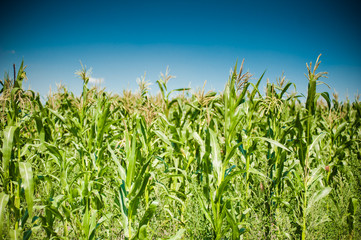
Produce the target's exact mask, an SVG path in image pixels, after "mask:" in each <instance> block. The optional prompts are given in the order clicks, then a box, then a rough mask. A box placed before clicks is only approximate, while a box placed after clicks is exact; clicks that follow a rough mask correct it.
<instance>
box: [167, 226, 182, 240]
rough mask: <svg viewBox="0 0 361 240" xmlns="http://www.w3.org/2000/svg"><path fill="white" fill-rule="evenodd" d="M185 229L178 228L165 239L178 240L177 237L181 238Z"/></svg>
mask: <svg viewBox="0 0 361 240" xmlns="http://www.w3.org/2000/svg"><path fill="white" fill-rule="evenodd" d="M185 231H186V230H185V229H183V228H182V229H179V230H178V232H177V233H176V234H175V235H173V236H172V237H170V238H168V239H167V240H179V239H182V237H183V235H184V233H185Z"/></svg>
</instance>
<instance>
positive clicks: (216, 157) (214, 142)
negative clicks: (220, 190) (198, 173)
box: [209, 129, 223, 185]
mask: <svg viewBox="0 0 361 240" xmlns="http://www.w3.org/2000/svg"><path fill="white" fill-rule="evenodd" d="M209 133H210V135H211V136H210V137H211V139H210V142H211V149H212V165H213V169H214V170H215V172H216V174H217V175H216V177H217V179H218V181H217V182H218V185H220V184H221V182H222V179H223V176H222V175H223V173H222V159H221V151H220V148H219V144H218V139H217V135H216V133H215V132H214V131H213V130H212V129H209Z"/></svg>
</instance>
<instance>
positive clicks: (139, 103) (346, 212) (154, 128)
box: [0, 58, 361, 240]
mask: <svg viewBox="0 0 361 240" xmlns="http://www.w3.org/2000/svg"><path fill="white" fill-rule="evenodd" d="M319 64H320V62H319V58H317V61H316V62H315V64H314V65H312V63H310V64H306V66H307V68H306V74H305V75H306V78H305V81H308V90H307V93H304V94H301V93H297V92H296V91H294V90H293V89H295V85H294V84H293V83H291V82H288V81H286V79H285V78H284V77H281V78H279V79H278V80H277V81H276V83H270V82H268V81H267V85H266V88H265V93H263V89H262V93H261V89H260V86H261V82H262V79H263V75H262V76H261V77H259V78H258V79H254V78H252V77H251V75H250V74H249V73H243V72H242V66H243V63H242V65H241V67H240V68H238V67H237V64H236V66H235V67H234V70H233V71H232V73H231V75H230V77H229V80H228V82H225V83H226V85H225V89H224V91H223V92H221V93H216V92H214V91H209V92H207V93H206V92H205V91H204V89H201V90H198V91H193V90H192V89H188V88H182V89H172V90H170V89H168V88H167V83H168V81H171V79H172V78H173V77H172V76H171V75H170V74H169V73H168V71H167V72H166V73H165V74H161V76H160V78H159V80H157V81H156V83H157V88H159V91H160V92H159V94H157V95H154V96H152V95H150V94H149V82H148V81H146V80H145V78H143V79H141V80H140V81H138V85H139V90H138V91H137V92H134V93H132V92H131V91H124V92H123V94H122V95H117V94H110V93H107V92H106V91H105V90H103V89H100V88H99V87H98V88H96V87H93V88H90V87H88V82H89V77H90V75H89V72H88V70H87V69H86V67H84V66H82V69H81V70H79V71H78V72H77V74H78V75H79V77H80V79H81V80H82V81H83V90H82V93H81V95H80V96H75V95H74V94H73V93H72V92H69V91H68V90H67V88H66V87H64V86H59V88H58V90H57V92H55V93H52V94H49V96H48V97H47V100H46V101H42V100H41V99H40V96H39V94H37V93H35V92H33V91H31V90H27V91H25V90H24V89H23V87H22V84H23V81H24V79H26V72H25V66H24V65H23V63H22V64H21V66H20V68H19V69H18V71H17V74H14V79H11V78H10V76H9V75H8V74H5V77H4V79H3V80H2V81H1V85H2V87H1V88H2V89H1V93H0V94H1V95H0V100H1V106H0V109H1V111H0V114H1V118H0V130H1V134H0V135H1V140H0V141H1V143H0V144H1V153H0V156H1V179H0V190H1V193H0V238H1V239H129V240H130V239H169V240H170V239H172V240H176V239H217V240H219V239H303V240H304V239H361V209H360V207H359V204H360V201H361V142H360V141H361V103H360V102H359V100H358V99H356V100H354V101H353V102H350V101H349V100H347V101H345V102H341V101H339V100H338V99H337V95H335V96H334V97H333V98H331V97H330V95H329V93H328V92H322V93H319V92H317V86H318V85H319V84H322V82H321V80H322V78H324V77H327V73H326V72H318V71H317V68H318V66H319Z"/></svg>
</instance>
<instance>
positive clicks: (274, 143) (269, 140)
mask: <svg viewBox="0 0 361 240" xmlns="http://www.w3.org/2000/svg"><path fill="white" fill-rule="evenodd" d="M253 138H254V139H261V140H264V141H266V142H269V143H271V144H273V145H275V146H277V147H280V148H282V149H284V150H286V151H288V152H291V150H289V149H288V148H287V147H286V146H285V145H283V144H281V143H279V142H277V141H275V140H273V139H269V138H265V137H253Z"/></svg>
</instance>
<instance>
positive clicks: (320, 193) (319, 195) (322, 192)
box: [307, 187, 332, 211]
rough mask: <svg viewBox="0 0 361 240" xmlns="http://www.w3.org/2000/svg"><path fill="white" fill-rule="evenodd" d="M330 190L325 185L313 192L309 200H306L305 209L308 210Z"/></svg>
mask: <svg viewBox="0 0 361 240" xmlns="http://www.w3.org/2000/svg"><path fill="white" fill-rule="evenodd" d="M331 190H332V188H330V187H325V188H324V189H322V190H319V191H317V192H315V193H314V194H313V196H312V197H311V199H310V201H309V202H308V205H307V211H310V210H311V208H312V207H313V205H314V204H316V203H317V202H318V201H320V200H321V199H323V198H324V197H326V196H327V195H328V194H329V193H330V192H331Z"/></svg>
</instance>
